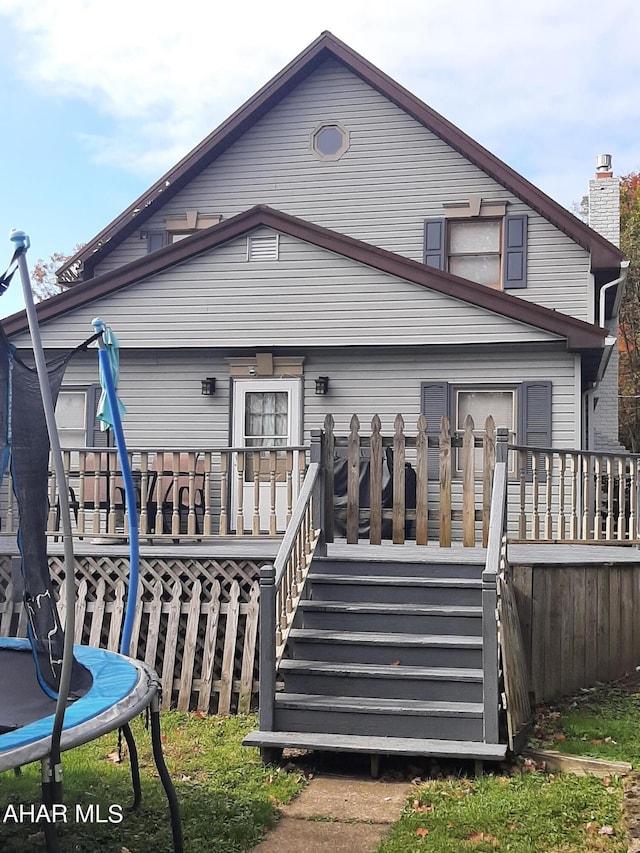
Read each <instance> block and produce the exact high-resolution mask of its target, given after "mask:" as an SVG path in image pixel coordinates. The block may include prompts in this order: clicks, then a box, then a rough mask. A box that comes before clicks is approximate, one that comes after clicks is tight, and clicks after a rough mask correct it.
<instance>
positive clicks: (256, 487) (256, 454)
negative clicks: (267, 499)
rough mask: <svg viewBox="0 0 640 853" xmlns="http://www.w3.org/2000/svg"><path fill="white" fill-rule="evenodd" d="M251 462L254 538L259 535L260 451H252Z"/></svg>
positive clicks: (252, 529) (252, 527) (270, 451)
mask: <svg viewBox="0 0 640 853" xmlns="http://www.w3.org/2000/svg"><path fill="white" fill-rule="evenodd" d="M274 452H275V451H273V450H269V451H268V453H269V455H271V454H272V453H274ZM251 458H252V461H253V516H252V523H251V532H252V533H253V535H254V536H259V535H260V464H261V462H262V459H261V451H260V450H254V451H253V453H252V456H251Z"/></svg>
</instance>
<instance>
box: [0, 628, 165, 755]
mask: <svg viewBox="0 0 640 853" xmlns="http://www.w3.org/2000/svg"><path fill="white" fill-rule="evenodd" d="M74 655H75V657H76V659H77V660H78V662H79V663H81V664H83V666H85V667H86V668H87V669H88V670H89V672H90V673H91V676H92V679H93V683H92V685H91V687H90V689H89V690H88V691H87V693H85V695H84V696H82V697H81V698H80V699H77V700H76V701H75V702H72V703H70V704H69V705H68V706H67V709H66V711H65V717H64V726H63V734H62V741H61V747H62V749H70V748H71V747H73V746H77V745H78V744H81V743H86V742H87V741H89V740H93V739H94V738H96V737H99V736H100V735H102V734H105V733H106V732H108V731H113V730H114V729H117V728H119V726H121V725H123V724H124V723H125V722H128V720H130V719H132V717H134V716H136V714H138V713H139V712H140V711H141V710H143V709H144V708H145V707H147V706H148V705H149V704H150V702H151V700H152V699H153V697H154V696H155V695H156V693H157V690H158V677H157V675H156V674H155V672H153V670H151V669H150V668H149V667H147V666H146V665H145V664H143V663H141V662H140V661H134V660H132V659H130V658H126V657H123V656H122V655H119V654H116V653H115V652H108V651H106V650H104V649H96V648H93V647H91V646H75V647H74ZM17 656H18V657H17ZM22 656H24V663H21V662H20V658H22ZM9 658H11V664H10V670H11V675H10V676H9V674H8V672H7V670H9ZM3 660H4V661H5V663H4V666H3ZM16 662H17V663H18V667H19V670H20V671H22V673H23V676H24V677H23V678H22V679H20V684H19V687H16V688H15V689H16V690H17V691H18V692H19V693H20V704H21V705H22V706H23V710H22V711H21V712H20V711H19V712H18V713H17V714H16V712H15V710H14V709H13V707H12V709H11V713H10V714H9V715H8V716H7V714H6V713H4V714H3V703H6V704H9V703H11V699H10V696H11V693H12V681H14V682H15V681H16V679H15V672H16ZM3 668H4V670H5V671H4V672H3ZM0 684H2V686H3V690H2V692H1V693H0V719H3V720H4V723H5V728H7V727H8V726H9V725H10V726H14V725H15V726H20V727H19V728H15V729H13V730H12V731H5V733H4V734H0V771H2V770H7V769H10V768H12V767H16V766H18V765H19V764H26V763H28V762H30V761H35V760H36V759H38V758H42V757H43V756H44V755H46V754H47V752H48V745H49V740H50V735H51V729H52V727H53V720H54V711H55V702H54V701H53V700H51V699H48V697H46V696H45V694H44V692H43V691H42V689H41V688H40V686H39V685H38V683H37V679H36V678H35V667H34V662H33V657H32V654H31V646H30V643H29V641H28V640H19V639H8V638H0ZM25 696H26V697H27V698H26V699H25V698H24V697H25ZM5 697H6V699H5ZM30 697H31V698H30ZM43 697H44V698H43ZM23 703H24V704H23ZM11 704H12V705H15V703H11ZM46 711H49V713H46ZM38 713H46V715H44V716H40V717H38V716H37V714H38ZM20 716H22V718H23V720H22V722H21V721H20V719H18V717H20Z"/></svg>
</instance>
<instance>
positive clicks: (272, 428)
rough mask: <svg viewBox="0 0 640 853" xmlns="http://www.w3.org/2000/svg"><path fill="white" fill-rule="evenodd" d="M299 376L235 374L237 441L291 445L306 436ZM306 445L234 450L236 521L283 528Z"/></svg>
mask: <svg viewBox="0 0 640 853" xmlns="http://www.w3.org/2000/svg"><path fill="white" fill-rule="evenodd" d="M300 384H301V381H300V380H299V379H271V378H265V379H236V380H234V383H233V429H232V446H233V447H236V448H248V449H249V448H276V447H291V446H295V445H299V444H300V442H301V434H302V429H301V426H302V424H301V411H300ZM300 453H301V451H300V452H299V451H277V450H256V451H255V452H251V453H249V452H245V453H242V452H241V453H234V454H233V465H232V471H231V476H232V491H231V495H232V502H231V503H232V506H231V526H232V527H233V528H235V529H236V530H239V529H240V527H241V526H242V530H244V531H246V532H253V533H254V534H256V533H258V532H261V533H276V532H278V533H281V532H283V531H284V529H285V527H286V524H287V516H288V513H289V512H290V511H291V506H292V502H293V501H294V500H295V496H296V494H297V491H298V485H299V465H298V463H299V461H300Z"/></svg>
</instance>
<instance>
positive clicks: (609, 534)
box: [605, 456, 615, 541]
mask: <svg viewBox="0 0 640 853" xmlns="http://www.w3.org/2000/svg"><path fill="white" fill-rule="evenodd" d="M613 471H614V464H613V460H612V459H611V457H610V456H607V521H606V530H605V536H606V538H607V540H609V541H611V540H612V539H613V538H614V530H615V516H614V514H613V496H614V494H615V484H614V475H613Z"/></svg>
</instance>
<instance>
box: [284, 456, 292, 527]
mask: <svg viewBox="0 0 640 853" xmlns="http://www.w3.org/2000/svg"><path fill="white" fill-rule="evenodd" d="M286 459H287V462H286V473H285V476H286V480H287V515H286V519H285V524H286V527H288V526H289V522H290V521H291V513H292V512H293V450H287V451H286Z"/></svg>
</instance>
